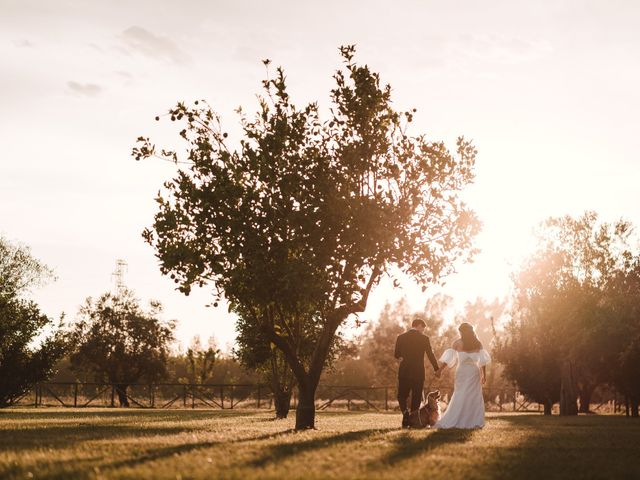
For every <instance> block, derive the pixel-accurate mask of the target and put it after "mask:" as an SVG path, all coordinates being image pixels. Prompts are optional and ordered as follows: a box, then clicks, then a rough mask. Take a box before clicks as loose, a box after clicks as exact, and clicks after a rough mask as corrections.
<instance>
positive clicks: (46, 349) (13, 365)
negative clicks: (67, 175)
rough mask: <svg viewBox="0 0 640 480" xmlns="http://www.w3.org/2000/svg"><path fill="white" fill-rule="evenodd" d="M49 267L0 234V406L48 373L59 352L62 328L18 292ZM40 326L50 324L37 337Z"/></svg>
mask: <svg viewBox="0 0 640 480" xmlns="http://www.w3.org/2000/svg"><path fill="white" fill-rule="evenodd" d="M51 276H52V273H51V270H49V269H48V268H47V267H46V266H45V265H44V264H42V263H41V262H40V261H38V260H37V259H35V258H33V256H32V255H31V252H30V251H29V249H28V248H26V247H23V246H19V245H13V244H11V243H10V242H9V241H7V240H5V239H4V238H2V237H0V407H6V406H8V405H11V404H12V403H13V402H15V401H16V400H18V399H19V398H20V397H22V396H23V395H24V394H25V393H27V392H28V391H29V389H30V388H32V386H33V385H34V384H35V383H37V382H40V381H42V380H46V379H47V378H48V377H49V375H51V374H52V373H53V368H54V365H55V364H56V362H57V361H58V359H60V358H61V357H62V356H63V355H64V352H65V348H66V343H65V341H64V337H63V335H62V332H61V331H60V330H59V329H58V328H57V327H56V326H55V325H54V324H53V321H52V320H51V319H50V318H49V317H47V316H46V315H44V314H43V313H41V312H40V310H39V308H38V306H37V305H36V304H35V303H34V302H32V301H29V300H26V299H25V298H24V295H25V293H26V292H27V291H28V290H29V288H31V287H32V286H34V285H36V284H38V283H40V282H43V281H44V280H46V278H47V277H51ZM46 330H51V331H52V333H49V334H48V335H47V336H45V337H44V338H42V336H43V334H44V332H45V331H46Z"/></svg>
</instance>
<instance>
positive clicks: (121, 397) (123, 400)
mask: <svg viewBox="0 0 640 480" xmlns="http://www.w3.org/2000/svg"><path fill="white" fill-rule="evenodd" d="M127 388H129V385H126V384H122V383H120V384H117V385H116V393H117V394H118V402H119V403H120V406H121V407H128V406H129V399H128V398H127Z"/></svg>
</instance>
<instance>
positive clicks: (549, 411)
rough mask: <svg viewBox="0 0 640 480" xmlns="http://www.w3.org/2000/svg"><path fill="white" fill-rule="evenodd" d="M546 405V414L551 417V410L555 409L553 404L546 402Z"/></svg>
mask: <svg viewBox="0 0 640 480" xmlns="http://www.w3.org/2000/svg"><path fill="white" fill-rule="evenodd" d="M543 405H544V414H545V415H551V409H552V408H553V403H552V402H550V401H546V402H544V403H543Z"/></svg>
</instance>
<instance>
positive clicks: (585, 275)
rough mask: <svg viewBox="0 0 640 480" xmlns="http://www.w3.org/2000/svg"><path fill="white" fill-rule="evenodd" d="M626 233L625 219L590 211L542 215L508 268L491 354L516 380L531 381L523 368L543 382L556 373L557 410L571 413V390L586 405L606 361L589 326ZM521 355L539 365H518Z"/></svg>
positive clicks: (625, 254)
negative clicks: (523, 256)
mask: <svg viewBox="0 0 640 480" xmlns="http://www.w3.org/2000/svg"><path fill="white" fill-rule="evenodd" d="M630 234H631V226H630V224H629V223H628V222H625V221H618V222H615V223H606V222H601V221H600V220H599V219H598V216H597V215H596V214H595V213H593V212H586V213H585V214H584V215H582V216H580V217H577V218H573V217H570V216H565V217H559V218H550V219H548V220H547V221H545V222H544V223H543V224H541V225H540V228H539V230H538V240H539V245H538V249H537V250H536V252H534V253H533V254H532V255H531V256H530V257H529V258H528V259H527V261H526V262H525V264H524V265H523V268H522V269H521V271H520V272H518V274H517V275H516V276H515V287H516V288H515V292H516V297H515V301H514V305H515V312H514V313H515V315H514V319H513V321H512V323H511V325H510V326H509V328H508V329H507V337H506V338H505V339H503V342H502V345H501V347H502V350H500V351H499V356H500V358H502V360H503V361H504V362H506V373H507V375H509V376H511V377H512V378H513V379H514V380H516V381H517V382H518V384H519V385H520V386H521V388H523V385H524V384H525V382H526V383H530V382H529V380H531V381H532V382H533V383H534V384H535V383H537V382H536V381H535V380H532V379H525V377H526V376H527V375H540V376H541V377H547V378H549V379H550V380H549V385H550V386H551V385H555V380H553V381H552V380H551V379H552V378H553V379H555V376H556V375H557V374H559V376H560V387H559V397H558V399H559V401H560V414H561V415H575V414H577V413H578V405H577V399H578V397H580V398H581V402H580V403H581V406H582V410H583V411H588V406H589V401H590V396H591V393H592V392H593V389H594V388H595V385H596V384H597V383H598V382H599V381H602V374H601V372H603V371H606V370H607V369H610V368H611V365H610V364H607V363H606V362H604V361H603V359H604V356H603V351H602V348H601V346H602V342H601V341H600V338H599V335H598V334H597V333H596V332H597V329H596V327H598V326H599V325H600V321H601V317H599V316H598V310H599V308H600V307H601V306H602V303H603V301H604V300H605V297H606V292H607V289H608V285H609V284H610V282H611V281H612V279H613V278H614V277H615V275H616V274H617V272H619V271H620V269H622V268H623V267H624V265H625V263H626V262H627V261H628V259H629V258H630V256H631V250H632V249H631V246H630ZM525 361H528V362H530V363H531V364H536V365H538V369H539V373H534V372H536V370H535V369H531V370H527V365H525V364H523V365H519V364H520V363H522V362H525ZM523 369H524V370H523ZM549 369H550V370H554V372H551V371H548V370H549ZM527 371H529V372H530V374H527ZM517 372H519V373H518V375H519V376H518V375H516V373H517ZM555 372H557V373H555ZM536 388H537V387H536ZM523 390H524V388H523ZM532 395H533V393H532ZM534 396H539V394H535V395H534ZM546 396H547V398H548V401H552V400H553V399H554V398H555V397H556V395H550V394H546ZM553 401H555V400H553Z"/></svg>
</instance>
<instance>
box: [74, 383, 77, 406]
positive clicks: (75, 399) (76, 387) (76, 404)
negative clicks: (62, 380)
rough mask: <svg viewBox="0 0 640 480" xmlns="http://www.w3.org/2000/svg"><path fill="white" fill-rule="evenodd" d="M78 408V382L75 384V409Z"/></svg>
mask: <svg viewBox="0 0 640 480" xmlns="http://www.w3.org/2000/svg"><path fill="white" fill-rule="evenodd" d="M77 406H78V382H76V383H74V384H73V407H74V408H75V407H77Z"/></svg>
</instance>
